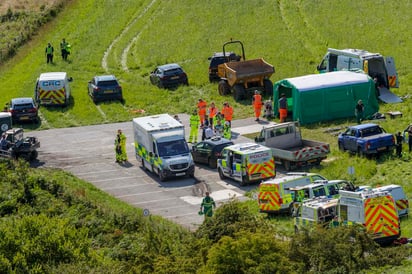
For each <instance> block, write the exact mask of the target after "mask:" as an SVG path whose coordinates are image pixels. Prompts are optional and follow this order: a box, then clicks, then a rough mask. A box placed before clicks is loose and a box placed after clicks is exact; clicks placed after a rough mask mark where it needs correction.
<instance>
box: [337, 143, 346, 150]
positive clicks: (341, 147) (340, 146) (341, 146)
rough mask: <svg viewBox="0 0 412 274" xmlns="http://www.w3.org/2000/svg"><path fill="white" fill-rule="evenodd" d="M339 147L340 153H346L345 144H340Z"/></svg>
mask: <svg viewBox="0 0 412 274" xmlns="http://www.w3.org/2000/svg"><path fill="white" fill-rule="evenodd" d="M338 146H339V150H340V151H345V147H344V146H343V143H341V142H339V144H338Z"/></svg>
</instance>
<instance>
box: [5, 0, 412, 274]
mask: <svg viewBox="0 0 412 274" xmlns="http://www.w3.org/2000/svg"><path fill="white" fill-rule="evenodd" d="M67 3H68V4H67V6H66V7H65V8H64V9H63V10H62V11H61V12H60V13H59V14H58V16H57V17H56V18H54V19H53V20H52V21H51V22H49V23H47V24H46V25H45V26H43V27H41V28H40V30H39V31H38V32H37V34H36V35H35V36H33V37H31V40H30V41H29V42H27V44H25V45H24V46H22V47H20V48H19V49H18V51H17V54H16V56H14V57H13V58H12V59H10V60H9V61H7V62H5V63H2V64H1V65H0V83H1V85H0V94H1V96H0V106H3V105H4V104H5V103H6V102H8V101H9V100H10V99H11V98H14V97H22V96H33V90H34V85H35V82H36V78H37V77H38V76H39V74H40V73H42V72H48V71H66V72H68V73H69V75H70V76H72V77H73V79H74V81H73V82H72V102H71V104H70V106H68V107H67V108H45V107H41V108H40V113H41V117H42V122H41V123H40V124H39V125H23V127H25V128H26V129H29V130H42V129H48V128H58V127H71V126H80V125H90V124H101V123H111V122H119V121H130V120H131V119H132V118H133V117H135V116H136V115H140V114H136V110H144V111H145V114H144V115H147V114H154V113H162V112H169V113H182V112H184V113H189V112H190V111H191V110H192V109H193V108H194V107H195V103H196V102H197V99H198V98H199V97H202V98H205V99H206V101H208V102H210V101H212V100H213V101H215V102H217V105H218V106H221V105H222V103H223V102H224V101H229V102H231V104H232V105H233V106H234V108H235V116H234V119H237V118H244V117H250V116H252V113H253V110H252V107H251V106H250V101H246V100H245V101H243V102H239V103H236V102H234V100H233V98H232V97H229V96H227V97H222V96H220V95H219V94H218V92H217V84H215V83H213V84H211V83H209V81H208V75H207V69H208V60H207V58H208V57H209V56H210V55H211V54H212V53H213V52H215V51H221V50H222V45H223V43H224V42H227V41H229V40H230V39H231V38H233V39H238V40H241V41H242V42H243V43H244V45H245V51H246V58H247V59H254V58H260V57H263V58H264V59H265V60H266V61H267V62H269V63H271V64H273V65H274V66H275V68H276V72H275V74H274V75H273V76H272V78H271V80H272V81H273V82H275V81H277V80H280V79H283V78H288V77H295V76H300V75H305V74H310V73H314V72H315V70H316V65H317V64H318V63H320V60H321V58H322V57H323V55H324V54H325V53H326V49H327V48H328V47H333V48H360V49H365V50H369V51H371V52H379V53H381V54H383V55H386V56H393V57H394V59H395V62H396V67H397V69H398V74H399V78H400V88H399V89H395V90H394V91H395V93H396V94H398V95H399V96H402V97H403V98H404V102H403V103H400V104H381V105H380V112H381V113H385V112H387V111H391V110H397V111H401V112H402V113H403V116H402V117H401V118H397V119H396V120H391V119H387V120H383V121H379V123H380V124H381V125H382V126H383V127H384V128H385V129H386V130H387V131H388V132H392V133H394V132H397V131H402V130H403V129H405V128H406V126H407V125H408V124H409V123H411V122H412V110H411V101H410V94H411V93H412V78H411V69H410V68H409V64H410V63H412V62H411V58H412V57H411V56H410V54H409V51H410V49H411V48H412V47H411V46H412V45H411V43H412V40H411V39H410V37H411V32H412V30H410V29H409V26H411V25H412V22H411V21H412V17H411V15H410V10H411V8H412V2H411V1H407V0H401V1H369V0H364V1H357V2H355V1H349V0H343V1H337V0H336V1H335V0H316V1H315V0H300V1H299V0H296V1H290V0H285V1H282V0H276V1H275V0H271V1H270V0H267V1H265V0H248V1H233V0H228V1H224V2H222V1H216V0H210V1H195V0H173V1H161V0H157V1H156V0H151V1H142V0H122V1H120V0H82V1H79V0H72V1H67ZM10 37H14V36H13V35H10ZM62 38H66V40H67V41H68V42H70V44H71V45H72V54H71V55H70V57H69V61H68V62H63V61H62V60H61V57H60V56H59V54H58V52H57V53H56V54H55V63H54V64H53V65H50V64H49V65H48V64H46V57H45V54H44V48H45V46H46V44H47V43H48V42H51V43H52V44H53V45H54V47H55V49H57V50H58V48H59V46H58V44H59V42H60V41H61V39H62ZM10 39H12V38H10ZM233 50H234V51H238V49H237V48H234V49H233ZM170 62H177V63H179V64H180V65H182V67H183V68H184V69H185V70H186V72H187V73H188V77H189V84H190V85H189V86H184V87H180V88H178V89H177V90H174V91H168V90H162V89H158V88H157V87H154V86H153V85H151V84H150V81H149V77H148V76H149V73H150V71H151V70H152V69H153V68H154V67H155V66H156V65H161V64H164V63H170ZM98 74H114V75H116V76H117V77H118V78H119V79H120V81H121V85H122V86H123V91H124V97H125V104H123V105H122V104H120V103H119V102H105V103H99V104H97V105H95V104H94V103H93V102H92V100H91V99H90V98H89V97H88V95H87V90H86V88H87V82H88V81H89V80H90V79H91V78H92V77H93V76H94V75H98ZM354 122H355V120H354V119H353V120H344V121H333V122H329V123H319V124H313V125H309V126H307V127H304V128H303V135H304V137H305V138H307V139H315V140H320V141H325V142H328V143H330V145H331V149H332V152H331V154H330V156H329V157H328V160H327V161H325V162H324V163H322V166H321V167H319V168H314V169H311V171H313V172H318V173H320V174H322V175H324V176H325V177H327V178H332V179H354V180H355V183H357V184H362V185H366V184H368V185H373V186H375V185H386V184H392V183H393V184H400V185H402V186H404V188H405V189H406V192H407V194H408V196H409V197H412V186H411V185H410V184H409V181H410V180H411V178H412V174H411V169H410V161H411V159H412V157H411V155H412V154H409V153H408V152H407V151H405V150H407V146H404V154H403V155H402V157H401V158H400V159H399V158H396V157H394V156H392V155H387V156H384V157H381V158H379V159H366V158H360V157H357V156H351V155H349V154H348V153H343V152H340V151H338V149H337V143H336V136H335V135H334V134H333V133H332V134H330V133H327V132H326V131H327V129H329V128H339V127H343V126H345V125H348V124H353V123H354ZM42 145H43V144H42ZM349 166H353V167H355V176H354V177H352V176H350V175H349V174H348V171H347V170H348V167H349ZM10 169H11V170H13V171H14V173H13V174H9V173H8V172H9V170H10ZM23 171H24V172H23ZM0 172H1V173H0V175H1V176H0V179H2V180H4V182H2V183H3V185H4V186H5V187H4V192H2V194H1V195H0V213H1V214H2V215H1V216H2V217H3V218H2V219H1V220H2V221H1V222H0V234H1V235H2V236H4V235H6V236H7V237H3V239H6V240H4V241H3V242H0V250H2V251H3V252H0V254H5V252H6V251H8V250H10V252H9V253H8V254H7V256H3V255H0V267H1V268H0V272H10V271H8V270H10V268H9V267H10V262H12V263H13V266H14V267H16V269H19V270H21V272H19V271H17V272H16V273H22V272H28V271H27V269H28V268H27V265H29V266H31V267H33V269H34V270H32V273H44V271H46V272H49V273H60V272H62V271H64V270H65V271H66V272H69V273H86V272H91V273H93V272H94V273H99V272H100V273H101V272H104V270H107V272H110V273H153V272H154V273H194V272H196V270H197V271H198V273H275V272H276V271H278V272H279V273H326V272H327V271H329V273H348V272H352V273H354V272H356V273H358V272H359V273H360V272H365V273H383V272H384V273H410V272H411V267H410V261H409V259H404V260H402V261H403V263H404V265H401V263H400V262H399V261H397V260H396V259H402V258H406V257H404V256H405V254H406V252H408V251H405V249H403V248H400V250H401V251H398V250H397V249H395V248H387V249H369V248H370V246H369V244H370V243H369V242H367V240H364V239H363V238H361V236H359V238H356V239H357V240H359V242H356V243H357V244H354V245H353V246H352V247H353V249H350V248H351V246H350V245H348V246H345V245H344V243H347V242H348V241H349V240H353V237H352V235H354V234H351V233H354V232H341V233H340V232H339V231H338V232H331V231H327V232H326V231H322V232H321V234H312V235H311V238H303V239H299V238H294V235H293V233H292V229H291V227H292V225H291V220H290V218H283V217H279V218H275V219H274V220H270V221H267V220H266V219H263V218H262V216H256V215H254V213H256V212H257V209H256V203H253V204H245V205H243V204H238V203H233V204H232V203H229V205H228V206H227V207H225V208H223V209H222V212H221V215H219V213H218V214H217V217H218V216H221V219H219V218H216V219H215V220H214V221H213V223H212V226H209V225H210V224H204V225H203V226H202V227H201V229H200V230H199V231H198V232H197V233H189V232H187V231H183V230H181V229H180V228H177V227H176V226H174V225H171V224H169V223H168V222H164V221H160V220H159V219H155V220H150V221H147V220H145V221H143V220H142V218H143V217H141V212H140V211H139V210H138V212H136V210H135V209H132V208H129V207H127V206H126V205H119V204H117V201H113V200H110V201H109V204H108V205H107V204H101V202H102V200H103V201H104V200H105V199H107V197H106V196H105V195H104V193H100V192H98V191H97V194H95V193H94V192H93V196H94V195H96V196H97V197H98V198H96V199H92V201H90V200H88V199H86V201H83V200H82V199H81V198H79V196H80V197H83V196H84V193H83V192H84V189H83V188H88V187H89V186H88V184H87V182H79V181H78V180H77V179H76V178H72V177H71V176H70V175H68V174H65V173H63V174H61V173H57V174H56V175H53V176H55V177H52V179H51V182H49V181H48V180H45V179H44V178H43V177H44V176H45V175H43V174H40V175H38V174H35V175H31V174H30V176H29V177H27V176H25V175H24V174H26V172H27V174H29V173H30V172H34V173H37V171H26V170H25V169H24V168H20V167H18V168H14V167H13V168H10V166H8V164H4V165H2V166H1V170H0ZM39 172H40V173H41V172H42V171H39ZM38 176H39V177H40V179H39V178H38ZM66 176H67V177H66ZM3 178H4V179H3ZM7 178H13V179H14V180H16V183H15V184H14V185H13V184H11V185H10V186H9V185H7V187H6V183H10V181H11V180H7ZM33 180H34V181H33ZM72 180H73V181H74V183H71V181H72ZM12 182H14V181H12ZM17 182H18V183H17ZM22 182H23V183H24V182H31V184H30V188H28V189H26V188H25V187H24V184H22ZM60 182H70V183H68V184H69V185H70V186H65V187H67V188H68V189H69V190H67V189H65V191H68V192H70V193H69V194H70V195H69V194H67V197H70V198H67V197H66V196H65V195H62V196H59V195H56V196H59V197H57V198H62V197H63V200H53V202H54V203H46V202H45V201H48V200H47V199H51V198H50V197H49V195H51V194H52V195H55V192H54V191H55V190H56V188H59V187H61V186H60V184H59V183H60ZM73 184H74V186H73ZM48 185H50V187H46V186H48ZM55 185H57V186H55ZM13 188H16V189H15V190H14V192H13V193H15V194H14V195H9V193H10V191H11V189H13ZM44 188H45V189H46V194H45V193H43V192H41V191H40V189H42V190H45V189H44ZM71 189H73V190H71ZM28 190H30V191H28ZM93 191H95V190H93ZM72 192H73V193H72ZM50 193H51V194H50ZM62 193H63V192H62ZM29 194H30V195H35V196H36V197H37V196H38V199H39V200H37V201H40V205H41V207H39V208H37V207H35V206H36V204H35V203H31V202H30V199H29V200H27V198H28V197H27V196H24V195H29ZM30 195H29V198H30V197H31V196H30ZM87 196H88V195H86V197H87ZM87 198H89V197H87ZM53 199H54V198H53ZM77 199H80V200H81V201H80V202H81V203H80V205H77V202H78V201H76V203H73V204H76V205H75V207H79V208H80V209H76V208H69V213H65V212H64V211H65V210H67V208H66V206H67V207H69V206H70V205H71V201H72V200H77ZM55 203H56V204H58V207H57V209H55V208H53V207H52V208H49V207H47V205H48V204H53V205H54V204H55ZM63 204H64V206H63ZM20 206H21V208H20ZM89 207H90V208H91V213H89V212H88V213H87V214H86V213H85V212H86V210H85V208H86V209H88V208H89ZM33 208H34V209H33ZM96 208H98V209H96ZM99 208H100V210H99ZM119 208H120V209H119ZM125 208H127V209H125ZM245 208H246V209H245ZM17 209H18V210H17ZM43 210H44V212H43ZM57 210H58V212H57ZM83 210H84V211H83ZM239 210H241V214H237V212H238V211H239ZM243 210H244V211H243ZM16 212H21V214H23V215H24V214H27V215H29V217H30V216H35V217H33V218H29V217H24V218H23V217H22V216H17V217H15V216H13V214H14V213H16ZM251 212H252V214H251ZM89 214H90V215H89ZM94 214H96V216H97V217H96V216H95V215H94ZM39 215H41V216H40V217H38V219H39V220H36V216H39ZM44 215H46V216H44ZM80 215H81V216H80ZM131 215H132V216H133V217H132V216H131ZM134 215H136V216H134ZM56 216H57V217H56ZM79 216H80V217H79ZM102 216H103V217H102ZM26 218H27V219H26ZM47 218H51V220H49V219H47ZM59 218H63V221H59ZM99 218H100V219H106V218H107V219H108V220H109V221H107V222H102V223H100V222H99ZM119 219H120V221H119ZM228 220H229V221H228ZM129 221H130V223H132V224H133V225H132V226H129ZM152 221H153V222H152ZM231 221H233V224H232V223H231ZM47 223H51V227H49V228H47V229H49V230H51V231H52V232H54V234H53V237H56V238H55V239H56V242H58V241H63V240H62V239H63V238H64V237H63V236H62V235H60V234H59V233H58V232H57V231H59V230H62V231H63V232H62V233H67V237H68V239H69V240H68V241H67V245H66V246H65V248H62V249H61V252H62V253H59V254H60V255H61V256H60V257H59V258H57V259H55V260H53V259H51V258H50V257H47V256H46V255H45V254H43V253H42V251H41V250H37V253H35V252H34V251H33V252H32V253H31V249H32V248H33V246H35V244H32V245H30V242H26V243H28V244H27V246H26V245H22V244H21V243H20V242H18V241H17V243H16V242H13V241H7V239H8V238H16V237H18V236H21V235H23V236H25V237H27V238H28V239H30V237H31V236H32V235H31V234H30V233H26V234H25V233H23V232H24V231H25V229H27V228H30V227H42V225H44V224H47ZM136 223H137V225H136ZM83 224H87V225H85V226H86V227H87V229H85V230H81V229H80V227H82V226H83ZM14 226H16V227H18V228H19V230H18V231H13V230H9V229H8V228H10V227H14ZM66 226H69V228H68V229H67V230H64V229H63V228H64V227H66ZM136 226H138V227H139V229H138V233H137V234H133V233H134V231H133V229H135V228H136ZM401 226H402V235H403V236H404V237H408V238H411V237H412V236H411V235H412V221H410V219H404V220H402V223H401ZM210 227H211V228H210ZM256 227H259V228H258V229H257V228H256ZM77 229H79V230H77ZM90 230H92V231H90ZM102 230H103V231H102ZM14 232H15V234H13V233H14ZM73 233H75V235H79V237H78V238H77V239H76V237H75V236H73ZM77 233H78V234H77ZM122 233H123V234H122ZM129 233H130V234H129ZM339 233H340V234H339ZM86 235H87V236H86ZM273 235H276V237H274V236H273ZM279 235H281V238H282V239H284V238H285V237H286V238H287V239H292V244H291V245H288V244H290V242H287V241H279V239H278V238H279V237H278V236H279ZM156 236H159V237H156ZM160 236H162V237H160ZM223 236H228V237H223ZM340 236H341V237H342V238H339V237H340ZM322 237H323V238H322ZM345 237H348V238H345ZM351 237H352V238H351ZM330 239H339V241H338V240H337V241H336V242H335V244H336V246H335V245H332V244H330V242H329V243H328V242H327V241H328V240H330ZM40 240H42V241H45V242H46V244H50V243H49V242H47V241H46V237H45V238H44V239H43V238H41V239H40ZM316 241H319V242H316ZM293 244H295V245H293ZM300 244H302V246H301V247H300V248H299V245H300ZM50 245H51V244H50ZM18 246H22V248H21V249H19V248H17V247H18ZM12 247H14V248H15V249H13V248H12ZM366 247H367V248H366ZM48 248H50V250H52V251H56V250H59V249H58V247H56V246H49V247H48ZM82 248H83V249H82ZM314 249H315V250H314ZM273 250H276V252H272V251H273ZM289 250H290V252H292V253H288V254H287V256H285V254H286V253H285V252H287V251H289ZM246 251H248V252H246ZM334 251H336V253H332V252H334ZM56 252H57V251H56ZM64 252H66V253H64ZM265 252H266V253H265ZM404 252H405V253H404ZM6 253H7V252H6ZM33 253H35V254H36V260H32V261H30V260H26V258H30V257H33ZM257 254H258V255H259V256H258V255H257ZM268 254H270V255H268ZM312 254H316V255H318V256H312ZM330 254H333V256H334V258H335V260H332V261H333V262H330V261H329V259H330V256H331V255H330ZM348 254H349V255H351V256H349V257H345V259H346V260H348V262H347V263H346V264H345V265H343V263H342V260H343V259H340V260H337V259H336V258H343V257H344V256H346V255H348ZM352 254H353V256H352ZM371 254H372V255H371ZM399 254H401V255H399ZM2 256H3V257H2ZM397 256H398V257H397ZM42 261H46V264H47V265H49V266H48V267H49V268H47V267H46V266H44V265H42V264H41V263H39V262H42ZM230 262H232V264H230ZM327 262H329V263H330V264H327ZM65 263H66V264H67V265H65ZM225 265H227V266H228V267H233V268H227V269H224V268H223V267H224V266H225ZM385 265H386V266H385ZM108 266H110V268H107V267H108ZM234 266H239V268H235V267H234ZM289 266H290V267H289ZM373 266H376V267H377V268H378V269H374V268H373ZM395 266H397V267H395ZM17 267H19V268H17Z"/></svg>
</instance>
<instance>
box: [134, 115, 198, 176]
mask: <svg viewBox="0 0 412 274" xmlns="http://www.w3.org/2000/svg"><path fill="white" fill-rule="evenodd" d="M133 132H134V145H135V151H136V159H137V160H138V161H139V162H141V163H142V167H143V168H144V169H146V170H149V171H151V172H153V173H155V174H157V175H158V176H159V179H160V181H165V180H166V179H167V178H173V177H182V176H185V175H187V176H190V177H194V174H195V165H194V162H193V158H192V155H191V154H190V150H189V146H188V145H187V142H186V140H185V127H184V125H183V124H181V123H180V122H179V121H177V120H176V119H175V118H173V117H172V116H170V115H169V114H159V115H153V116H146V117H139V118H134V119H133Z"/></svg>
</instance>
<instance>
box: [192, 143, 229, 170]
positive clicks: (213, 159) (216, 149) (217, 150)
mask: <svg viewBox="0 0 412 274" xmlns="http://www.w3.org/2000/svg"><path fill="white" fill-rule="evenodd" d="M230 145H233V142H232V141H230V140H228V139H224V138H221V137H213V138H211V139H206V140H204V141H201V142H199V143H197V144H196V145H193V147H192V157H193V161H195V162H196V163H203V164H208V165H209V167H211V168H216V167H217V159H218V158H219V157H220V155H221V153H222V150H223V149H224V148H225V147H227V146H230Z"/></svg>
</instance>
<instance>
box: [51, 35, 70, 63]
mask: <svg viewBox="0 0 412 274" xmlns="http://www.w3.org/2000/svg"><path fill="white" fill-rule="evenodd" d="M60 52H61V56H62V59H63V60H64V61H67V57H68V56H69V55H70V53H71V45H70V44H69V43H68V42H66V39H65V38H63V40H62V41H61V42H60ZM45 53H46V62H47V64H48V63H51V64H52V63H53V56H54V47H53V46H52V44H51V43H48V44H47V46H46V50H45Z"/></svg>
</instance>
